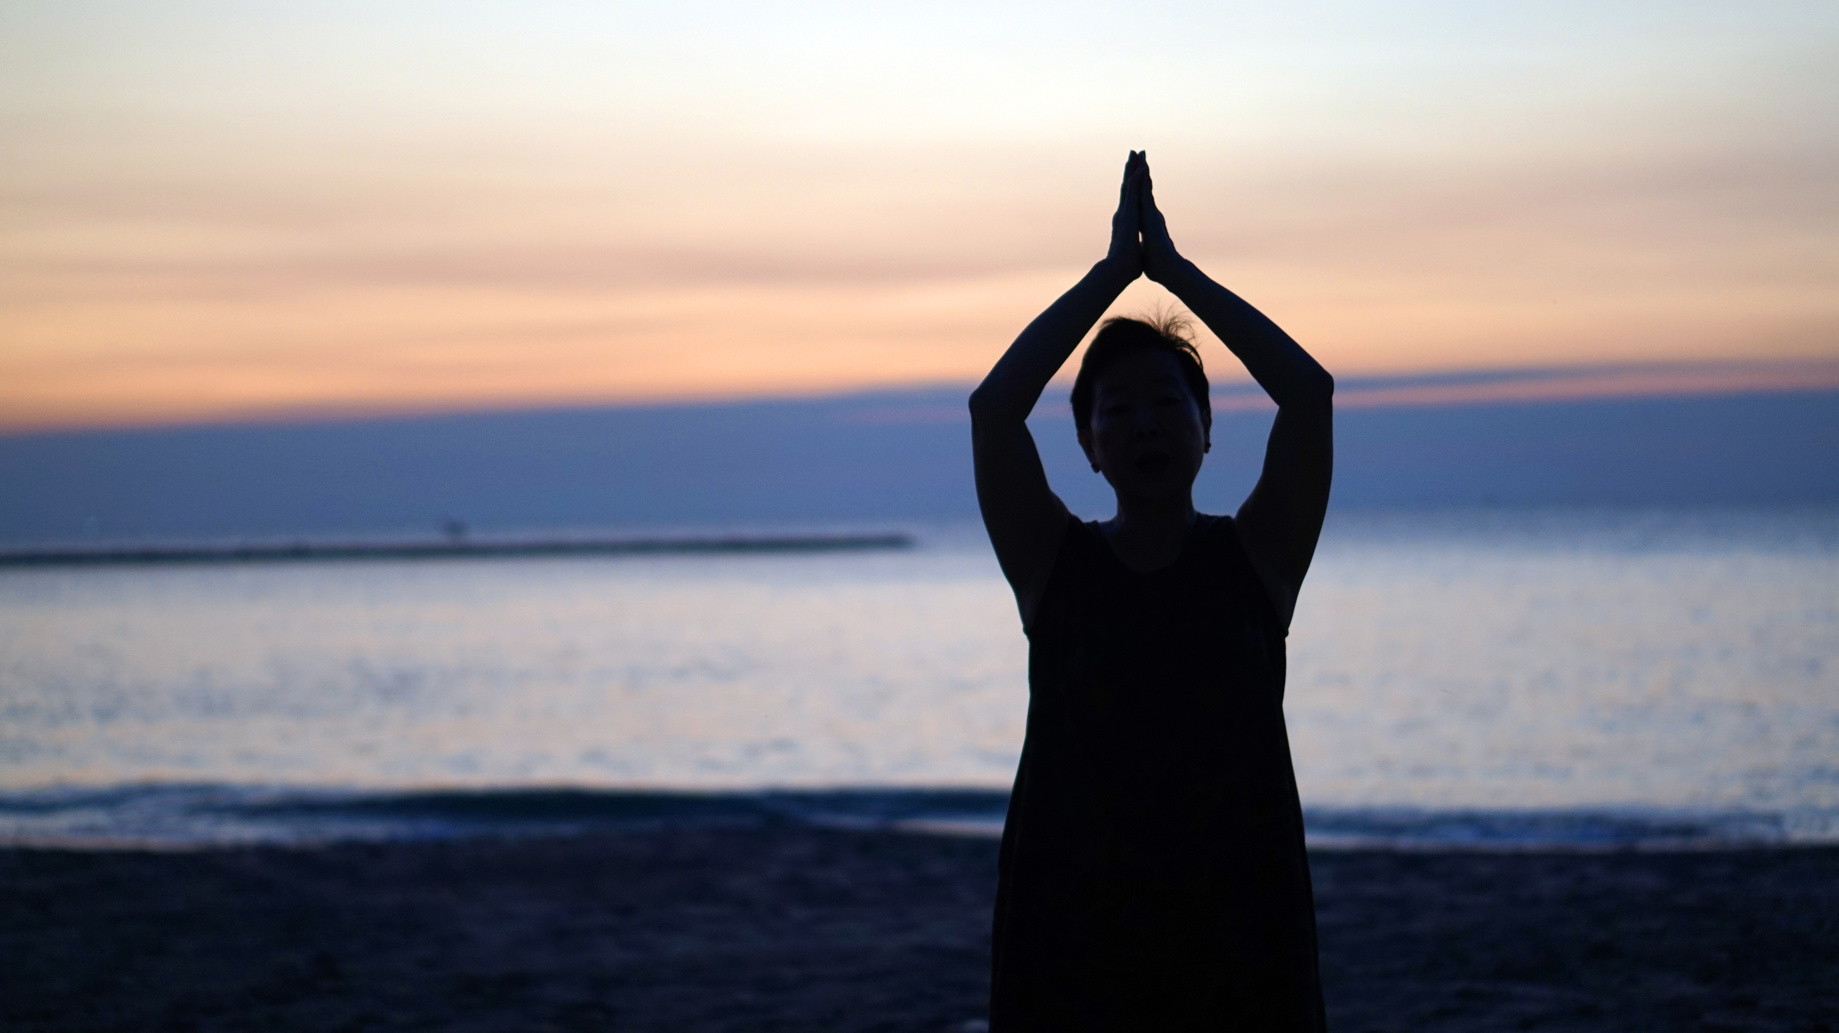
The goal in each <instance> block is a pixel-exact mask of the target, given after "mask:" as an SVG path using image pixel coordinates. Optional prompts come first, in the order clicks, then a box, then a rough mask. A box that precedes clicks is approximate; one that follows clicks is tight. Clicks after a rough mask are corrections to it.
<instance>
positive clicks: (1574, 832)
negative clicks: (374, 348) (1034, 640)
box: [0, 506, 1839, 850]
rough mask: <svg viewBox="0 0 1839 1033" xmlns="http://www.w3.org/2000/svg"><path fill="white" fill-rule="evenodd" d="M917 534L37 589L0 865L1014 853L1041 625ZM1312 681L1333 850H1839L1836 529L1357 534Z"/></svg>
mask: <svg viewBox="0 0 1839 1033" xmlns="http://www.w3.org/2000/svg"><path fill="white" fill-rule="evenodd" d="M899 530H903V531H905V532H906V533H907V534H909V535H910V536H911V538H912V544H911V545H910V546H909V547H906V548H892V549H885V550H870V551H845V552H809V553H749V554H720V553H717V554H691V555H667V554H657V555H620V556H559V557H505V556H494V557H457V558H456V557H447V558H428V559H390V560H326V561H318V562H246V563H219V564H183V565H127V566H82V567H42V568H7V569H0V844H9V845H57V846H73V847H80V848H94V849H106V848H122V847H129V848H163V849H192V848H200V847H212V846H224V845H241V844H311V843H323V842H331V841H340V840H351V839H369V840H378V839H409V838H443V837H459V836H482V835H484V836H517V835H534V834H570V833H579V832H605V831H617V830H620V829H630V828H641V827H643V828H654V827H658V826H660V825H670V824H673V823H675V824H683V823H742V824H745V823H761V822H808V823H817V824H831V825H840V826H847V827H861V828H888V829H898V830H908V831H912V832H915V833H937V834H956V835H995V834H998V833H999V832H1000V829H1001V825H1002V815H1003V808H1004V806H1005V804H1006V799H1007V795H1006V793H1007V787H1008V785H1009V783H1010V781H1011V779H1012V778H1013V776H1014V771H1015V765H1016V761H1017V758H1018V756H1019V753H1020V750H1021V745H1022V733H1023V727H1024V722H1025V718H1026V715H1027V708H1028V685H1027V642H1026V640H1025V638H1024V637H1023V634H1022V630H1021V623H1020V620H1019V618H1018V617H1017V614H1016V610H1015V605H1014V601H1013V598H1012V597H1011V595H1010V593H1009V591H1008V589H1007V587H1006V585H1005V584H1004V582H1003V580H1002V577H1001V574H1000V572H999V571H998V569H997V566H996V563H995V560H994V558H993V556H992V554H991V552H990V549H989V546H988V544H987V543H986V541H985V540H984V538H983V535H982V532H981V529H980V528H978V527H977V526H976V525H975V524H973V523H937V524H924V523H921V524H914V525H911V526H908V527H903V528H899ZM1289 657H1290V673H1289V682H1288V688H1287V694H1286V699H1285V713H1286V718H1287V721H1288V725H1289V733H1290V740H1291V747H1292V751H1293V754H1294V758H1295V765H1296V773H1297V781H1298V784H1299V786H1300V789H1301V793H1302V799H1303V803H1304V809H1305V824H1306V826H1307V829H1308V837H1309V841H1310V843H1311V846H1312V847H1313V848H1317V849H1337V848H1387V849H1471V850H1524V849H1542V850H1543V849H1571V850H1622V849H1637V850H1638V849H1653V850H1678V849H1721V848H1729V847H1749V846H1759V845H1765V846H1795V845H1813V844H1832V843H1839V507H1833V506H1813V507H1798V508H1796V507H1790V508H1751V509H1512V508H1498V509H1497V508H1468V509H1454V510H1437V511H1367V512H1362V511H1351V512H1339V511H1337V512H1335V513H1333V514H1331V518H1330V521H1329V524H1328V526H1327V528H1326V529H1325V531H1324V534H1323V538H1322V542H1321V547H1320V550H1319V552H1318V554H1317V557H1316V560H1315V564H1314V567H1313V568H1312V570H1311V571H1310V574H1309V578H1308V581H1307V583H1306V584H1305V585H1304V588H1303V592H1302V597H1301V601H1300V603H1299V605H1298V608H1297V611H1296V617H1295V622H1294V624H1293V627H1292V630H1291V634H1290V637H1289Z"/></svg>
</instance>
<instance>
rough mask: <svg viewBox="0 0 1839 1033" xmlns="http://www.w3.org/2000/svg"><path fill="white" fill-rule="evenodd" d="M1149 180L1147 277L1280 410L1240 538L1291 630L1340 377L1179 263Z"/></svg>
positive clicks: (1330, 468)
mask: <svg viewBox="0 0 1839 1033" xmlns="http://www.w3.org/2000/svg"><path fill="white" fill-rule="evenodd" d="M1151 191H1152V185H1151V184H1150V183H1149V182H1148V181H1147V179H1146V180H1145V182H1144V184H1143V190H1142V194H1141V196H1142V205H1143V217H1142V224H1143V269H1144V272H1145V273H1146V274H1147V275H1148V276H1149V278H1150V279H1152V280H1154V281H1156V282H1157V283H1160V284H1161V285H1162V286H1164V287H1166V288H1168V290H1169V292H1170V293H1172V294H1174V295H1175V296H1176V297H1177V298H1180V299H1181V302H1182V304H1184V305H1186V306H1187V307H1188V309H1189V310H1190V311H1191V312H1193V313H1194V314H1195V315H1196V316H1198V317H1200V320H1201V322H1203V323H1205V324H1207V329H1209V330H1211V331H1213V332H1214V334H1215V335H1217V336H1218V337H1219V339H1220V340H1221V341H1224V342H1225V344H1226V347H1227V348H1230V349H1231V350H1232V353H1233V354H1234V355H1236V356H1238V358H1239V361H1240V362H1242V363H1244V364H1245V369H1246V371H1247V372H1249V373H1250V374H1251V375H1252V379H1253V380H1256V381H1257V382H1258V386H1259V387H1262V388H1264V391H1265V393H1266V394H1268V395H1270V396H1271V400H1272V401H1274V402H1276V403H1277V419H1276V420H1275V422H1273V423H1272V425H1271V438H1270V441H1269V442H1268V443H1267V444H1266V445H1265V449H1264V472H1263V473H1262V474H1261V475H1260V476H1259V478H1258V484H1257V486H1256V487H1254V488H1253V489H1252V493H1251V495H1250V496H1248V497H1247V498H1246V500H1245V502H1244V504H1243V505H1241V506H1240V507H1239V515H1238V527H1239V538H1240V540H1241V541H1242V542H1243V543H1244V545H1245V551H1246V554H1247V556H1248V557H1249V558H1250V560H1251V562H1252V566H1253V567H1254V568H1256V569H1257V571H1258V575H1259V576H1260V577H1261V578H1263V580H1264V584H1265V588H1266V589H1267V590H1268V591H1269V592H1270V595H1271V602H1272V603H1273V605H1275V606H1276V608H1277V614H1278V617H1279V618H1280V619H1281V620H1282V621H1283V622H1284V625H1285V626H1286V627H1288V626H1289V623H1290V615H1291V614H1292V613H1293V612H1294V611H1295V609H1296V594H1297V590H1298V589H1299V588H1301V587H1302V583H1303V575H1304V574H1307V573H1308V571H1309V562H1310V560H1312V559H1313V558H1314V557H1315V544H1316V540H1317V539H1318V538H1320V537H1321V534H1322V519H1323V518H1324V517H1325V516H1326V515H1327V513H1328V488H1329V482H1330V480H1331V479H1332V478H1333V475H1334V461H1335V446H1334V404H1333V399H1334V392H1335V382H1334V378H1333V377H1331V376H1329V375H1328V371H1327V370H1325V369H1323V368H1322V367H1321V365H1320V364H1319V363H1317V362H1316V361H1315V359H1313V358H1311V357H1310V356H1309V353H1308V352H1306V351H1304V350H1303V348H1302V346H1301V345H1299V344H1297V343H1296V342H1295V341H1293V340H1291V339H1290V335H1289V334H1286V333H1284V332H1283V330H1282V329H1281V328H1279V327H1278V325H1277V324H1276V323H1273V322H1271V321H1270V320H1269V319H1267V318H1266V317H1265V315H1264V313H1262V312H1259V311H1258V310H1257V309H1255V308H1253V307H1252V306H1251V305H1250V304H1248V303H1247V302H1246V301H1245V300H1244V299H1242V298H1240V297H1239V296H1238V295H1236V294H1234V293H1233V292H1231V291H1229V290H1227V289H1226V288H1224V287H1222V286H1220V285H1219V284H1217V283H1214V282H1213V280H1211V279H1209V278H1208V276H1207V274H1205V273H1203V272H1201V271H1200V269H1199V268H1198V267H1197V266H1195V264H1194V263H1193V262H1190V261H1188V260H1187V259H1185V258H1183V257H1181V255H1180V254H1179V253H1177V252H1176V250H1175V244H1174V242H1173V241H1172V240H1170V239H1169V231H1168V223H1167V221H1166V220H1165V219H1164V218H1163V217H1162V213H1161V212H1160V211H1158V210H1157V208H1156V202H1155V198H1154V196H1153V194H1152V192H1151Z"/></svg>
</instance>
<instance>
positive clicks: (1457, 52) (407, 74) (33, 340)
mask: <svg viewBox="0 0 1839 1033" xmlns="http://www.w3.org/2000/svg"><path fill="white" fill-rule="evenodd" d="M1131 148H1147V149H1148V151H1149V155H1150V160H1151V164H1152V167H1153V168H1154V170H1155V173H1156V182H1157V192H1158V195H1159V197H1160V198H1161V200H1162V202H1163V207H1164V210H1165V211H1166V212H1167V213H1168V215H1169V219H1170V226H1171V230H1172V232H1173V234H1174V237H1175V240H1176V242H1177V244H1178V245H1179V246H1180V247H1181V248H1182V249H1183V250H1184V251H1185V252H1186V253H1187V254H1188V255H1189V256H1190V257H1192V258H1194V259H1195V260H1196V261H1197V262H1199V263H1200V264H1201V265H1202V267H1203V268H1205V269H1207V270H1208V271H1209V272H1211V273H1212V274H1213V275H1214V276H1215V278H1216V279H1219V280H1220V281H1221V282H1223V283H1225V284H1226V285H1227V286H1229V287H1232V288H1233V289H1235V290H1237V291H1239V292H1240V293H1241V294H1243V295H1244V296H1245V297H1246V298H1248V299H1249V300H1251V301H1252V302H1253V303H1254V304H1257V305H1259V306H1260V307H1261V308H1263V309H1264V310H1265V311H1266V312H1267V313H1268V314H1270V315H1271V316H1272V317H1273V318H1275V319H1276V320H1277V321H1278V322H1279V323H1280V324H1282V325H1283V326H1284V327H1285V328H1286V329H1288V330H1289V331H1290V332H1291V333H1292V334H1293V335H1294V336H1295V337H1296V338H1297V339H1298V340H1299V341H1301V342H1302V343H1303V344H1304V345H1305V346H1306V347H1308V348H1309V349H1311V351H1313V352H1314V353H1315V354H1316V355H1317V356H1318V357H1319V358H1320V359H1321V360H1322V361H1323V362H1324V364H1325V365H1327V366H1328V367H1329V368H1330V369H1331V370H1332V371H1334V372H1335V373H1336V374H1338V375H1342V376H1358V375H1376V374H1388V373H1415V372H1438V371H1456V370H1487V369H1514V368H1525V367H1564V368H1567V369H1570V368H1573V367H1580V366H1582V367H1589V366H1596V365H1603V366H1612V367H1615V372H1614V373H1613V374H1612V376H1614V377H1623V378H1627V377H1630V376H1634V377H1635V378H1636V380H1637V381H1639V380H1640V377H1641V374H1640V373H1639V370H1638V368H1639V367H1642V366H1643V365H1644V364H1663V365H1664V370H1665V371H1666V372H1664V374H1663V375H1660V374H1657V375H1659V377H1660V380H1659V382H1672V381H1669V380H1668V379H1667V378H1668V377H1674V378H1676V379H1677V377H1682V376H1683V377H1684V378H1685V380H1686V381H1689V382H1692V383H1698V384H1701V385H1702V384H1706V383H1709V384H1712V385H1713V386H1715V384H1716V383H1717V382H1718V378H1719V377H1720V376H1724V375H1725V373H1719V372H1718V371H1720V370H1722V371H1726V373H1728V375H1729V376H1730V377H1731V378H1733V380H1732V382H1733V383H1754V382H1756V381H1757V378H1758V377H1761V378H1762V380H1764V381H1767V380H1769V378H1770V377H1777V378H1780V377H1783V376H1786V377H1789V378H1793V377H1799V376H1802V375H1803V373H1805V372H1806V371H1812V372H1811V373H1810V374H1808V375H1812V376H1815V377H1827V378H1829V379H1831V380H1832V382H1834V383H1839V5H1836V4H1833V3H1830V2H1805V3H1767V2H1746V3H1723V4H1695V3H1681V2H1668V3H1628V4H1610V5H1605V4H1602V3H1540V4H1525V5H1515V4H1481V3H1466V4H1438V3H1406V4H1391V5H1370V4H1355V3H1320V4H1286V5H1270V4H1231V3H1218V2H1214V3H1205V4H1201V3H1195V4H1117V3H1108V4H1102V5H1100V4H1076V3H1069V4H1061V5H1032V4H1031V5H1006V6H1005V5H992V4H989V3H982V2H980V3H974V4H973V3H965V4H946V3H928V4H898V5H896V4H880V3H865V2H860V0H858V2H852V3H847V4H845V3H836V4H816V3H787V4H738V3H737V4H715V3H686V2H674V3H669V4H663V3H659V4H648V3H612V4H587V3H530V2H526V3H517V4H512V3H466V4H461V3H440V4H435V3H427V4H415V3H394V4H388V5H378V4H371V3H349V4H341V3H311V4H308V3H300V4H252V3H247V2H236V3H179V2H164V3H156V2H145V3H81V2H47V3H29V2H18V0H14V2H10V3H7V4H5V5H4V6H0V430H15V431H17V430H28V429H34V428H53V427H82V426H104V425H123V424H142V423H173V422H188V421H200V420H204V421H209V420H224V419H238V418H247V417H264V416H277V415H280V416H286V415H297V414H316V413H341V412H407V411H424V410H430V411H441V410H465V409H481V408H505V407H516V406H530V405H550V404H576V403H595V402H618V401H630V400H641V399H679V398H710V397H733V396H751V395H777V394H790V393H813V392H826V391H835V390H844V389H851V388H859V387H872V386H881V385H898V384H916V383H937V382H951V381H957V382H968V381H971V380H974V379H975V378H977V377H978V376H980V375H981V374H982V372H983V371H984V370H985V369H987V368H988V366H989V365H990V363H991V362H992V361H993V360H994V359H995V357H996V356H997V355H998V354H999V353H1000V351H1001V349H1002V348H1003V347H1004V346H1005V345H1006V344H1007V343H1008V341H1009V340H1010V339H1011V338H1013V336H1014V335H1015V333H1016V331H1017V330H1019V329H1020V328H1021V326H1022V325H1023V324H1024V323H1026V322H1027V320H1028V319H1029V318H1030V317H1031V316H1032V315H1033V314H1034V313H1035V312H1037V311H1038V310H1039V309H1040V308H1041V307H1042V306H1044V305H1045V304H1047V302H1049V301H1051V300H1052V299H1053V297H1054V296H1055V295H1056V294H1057V293H1059V292H1060V291H1061V290H1063V289H1064V288H1065V287H1066V286H1068V285H1069V284H1070V283H1071V282H1072V281H1073V280H1074V279H1076V278H1077V276H1078V275H1079V274H1080V273H1081V272H1082V271H1083V269H1084V268H1085V267H1086V266H1087V265H1089V264H1090V263H1091V262H1092V261H1095V260H1096V259H1097V258H1099V257H1100V256H1101V255H1102V254H1103V251H1104V247H1105V239H1106V231H1107V221H1108V218H1109V214H1110V209H1111V206H1112V205H1113V204H1114V203H1115V198H1116V190H1117V177H1118V175H1119V172H1120V171H1121V169H1122V166H1123V162H1124V157H1125V153H1126V151H1128V150H1129V149H1131ZM1165 297H1166V296H1163V295H1161V294H1160V292H1159V289H1158V288H1155V287H1154V286H1153V285H1148V284H1143V285H1140V286H1139V287H1137V288H1133V290H1132V291H1131V292H1130V293H1129V294H1127V295H1126V297H1125V298H1124V299H1123V301H1122V302H1121V303H1120V308H1121V309H1123V310H1143V309H1148V308H1152V307H1154V306H1155V305H1156V304H1157V303H1158V301H1159V300H1161V299H1163V298H1165ZM1208 358H1209V362H1210V364H1211V367H1212V368H1214V369H1216V370H1219V371H1222V374H1223V373H1224V371H1225V370H1226V369H1227V361H1228V360H1227V357H1226V356H1225V355H1224V354H1223V353H1217V352H1210V353H1208ZM1657 368H1659V367H1657ZM1630 369H1636V372H1635V373H1630V372H1629V371H1630ZM1682 370H1683V371H1684V372H1681V371H1682ZM1783 370H1787V371H1789V372H1788V373H1786V374H1784V373H1782V372H1781V371H1783ZM1565 375H1566V376H1567V377H1570V378H1572V379H1574V380H1579V381H1580V383H1583V386H1581V387H1579V388H1577V390H1578V391H1580V392H1582V393H1586V394H1587V393H1590V392H1591V391H1592V390H1594V391H1597V392H1598V393H1601V391H1602V390H1603V388H1602V387H1601V384H1599V385H1598V386H1597V387H1596V388H1591V387H1590V386H1589V384H1588V383H1587V381H1589V377H1588V376H1587V375H1582V376H1580V375H1579V374H1577V373H1576V372H1575V370H1572V371H1571V372H1568V373H1566V374H1565ZM1695 378H1696V379H1695ZM1745 378H1747V379H1745ZM1649 380H1650V381H1652V380H1653V378H1652V377H1650V378H1649ZM1567 382H1568V381H1567ZM1621 382H1622V381H1613V380H1610V381H1604V382H1603V383H1621Z"/></svg>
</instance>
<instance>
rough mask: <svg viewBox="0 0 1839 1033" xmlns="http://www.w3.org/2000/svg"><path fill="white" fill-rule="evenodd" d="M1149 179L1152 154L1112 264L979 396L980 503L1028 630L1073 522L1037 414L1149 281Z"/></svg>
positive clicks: (1015, 350) (1137, 165) (1137, 160)
mask: <svg viewBox="0 0 1839 1033" xmlns="http://www.w3.org/2000/svg"><path fill="white" fill-rule="evenodd" d="M1147 176H1148V166H1147V165H1146V164H1145V163H1144V161H1143V156H1142V154H1140V153H1138V152H1136V151H1132V152H1130V160H1129V161H1127V162H1126V163H1125V165H1124V183H1123V186H1122V187H1121V188H1120V190H1119V195H1120V196H1119V198H1118V207H1117V213H1116V214H1115V215H1113V216H1112V217H1111V247H1110V249H1109V250H1108V251H1107V252H1106V254H1105V257H1104V258H1103V259H1102V260H1101V261H1100V262H1099V263H1098V264H1097V265H1095V266H1093V267H1092V270H1091V271H1090V272H1088V273H1086V275H1085V277H1084V278H1083V279H1081V280H1080V281H1079V282H1078V283H1076V284H1074V285H1073V288H1072V289H1071V290H1069V291H1067V292H1066V293H1065V294H1062V295H1060V298H1059V300H1057V301H1055V302H1054V303H1053V304H1052V305H1049V306H1048V307H1047V311H1045V312H1043V313H1041V314H1040V315H1038V316H1036V317H1035V319H1034V322H1032V323H1029V324H1028V326H1027V328H1026V329H1024V330H1023V331H1022V333H1021V336H1019V337H1017V338H1016V339H1015V343H1014V344H1011V345H1010V346H1009V350H1008V351H1006V352H1004V353H1003V356H1002V358H1001V359H998V360H997V362H996V366H995V367H994V368H993V369H991V370H990V373H989V375H988V376H986V377H984V378H983V383H981V384H979V385H977V389H976V390H975V391H972V392H971V452H972V456H973V459H974V462H975V464H976V471H977V505H978V508H979V509H981V510H982V512H983V526H984V527H985V528H986V529H987V530H988V531H989V533H990V544H991V545H993V546H995V548H996V560H997V562H998V563H1000V564H1001V565H1002V570H1003V576H1004V577H1006V578H1008V579H1009V586H1010V587H1011V588H1013V589H1014V590H1015V601H1016V605H1017V606H1019V607H1020V608H1021V611H1022V624H1023V626H1024V627H1027V626H1029V625H1031V624H1032V623H1033V621H1034V610H1035V605H1036V604H1037V603H1038V602H1039V600H1040V598H1041V593H1042V592H1043V591H1044V590H1045V589H1046V587H1047V577H1048V575H1049V574H1050V573H1052V568H1053V562H1054V556H1055V554H1056V553H1058V552H1059V551H1060V542H1061V539H1062V538H1063V537H1064V536H1065V534H1066V520H1067V511H1066V506H1065V505H1064V504H1063V503H1062V502H1061V501H1060V499H1059V497H1058V496H1056V495H1055V494H1054V493H1053V491H1052V489H1050V488H1049V487H1048V486H1047V474H1046V472H1045V471H1044V470H1042V468H1041V456H1040V453H1038V452H1037V451H1036V450H1035V446H1034V436H1033V435H1031V434H1030V433H1029V432H1028V422H1027V421H1028V414H1029V413H1030V412H1033V411H1034V404H1035V402H1037V401H1039V400H1040V397H1041V391H1042V390H1043V389H1044V388H1046V387H1047V382H1048V381H1049V380H1051V379H1053V375H1054V374H1055V373H1056V372H1058V371H1059V369H1060V367H1061V366H1062V365H1063V364H1064V363H1065V362H1066V359H1067V356H1069V355H1071V354H1073V349H1074V348H1076V347H1078V346H1079V342H1080V340H1081V339H1082V338H1084V337H1085V335H1086V332H1087V331H1088V330H1091V329H1092V325H1093V324H1095V323H1097V322H1098V317H1099V316H1102V315H1104V313H1105V309H1106V308H1108V307H1110V305H1111V303H1112V302H1113V301H1116V300H1117V296H1118V295H1119V294H1121V293H1123V290H1124V288H1125V287H1127V286H1129V285H1130V283H1131V281H1133V280H1135V279H1136V278H1137V277H1138V276H1140V275H1142V273H1143V258H1142V251H1141V247H1140V245H1139V244H1138V241H1137V234H1138V230H1139V220H1140V218H1141V212H1142V205H1141V197H1140V195H1141V193H1142V189H1143V186H1144V184H1145V182H1146V180H1147Z"/></svg>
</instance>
